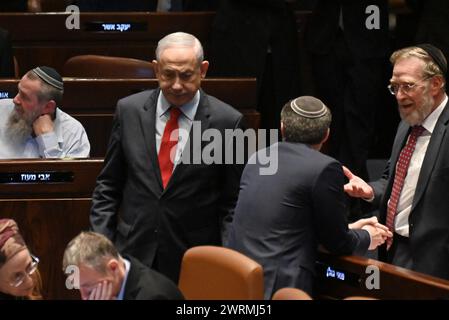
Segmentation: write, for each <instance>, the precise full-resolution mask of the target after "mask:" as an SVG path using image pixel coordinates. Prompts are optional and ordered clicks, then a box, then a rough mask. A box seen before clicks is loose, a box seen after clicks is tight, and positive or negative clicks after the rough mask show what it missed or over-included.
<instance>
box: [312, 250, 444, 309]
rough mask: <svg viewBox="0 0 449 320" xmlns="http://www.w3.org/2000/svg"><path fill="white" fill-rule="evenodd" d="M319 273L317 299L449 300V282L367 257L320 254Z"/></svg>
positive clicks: (315, 292) (317, 268) (316, 287)
mask: <svg viewBox="0 0 449 320" xmlns="http://www.w3.org/2000/svg"><path fill="white" fill-rule="evenodd" d="M316 270H317V275H316V279H315V290H314V298H315V299H344V298H346V297H348V296H359V297H360V296H361V297H372V298H376V299H387V300H440V299H444V300H447V299H449V281H448V280H445V279H441V278H436V277H432V276H429V275H426V274H423V273H419V272H415V271H411V270H408V269H404V268H400V267H397V266H394V265H391V264H388V263H384V262H381V261H377V260H373V259H368V258H364V257H359V256H335V255H331V254H329V253H325V252H320V253H319V257H318V260H317V263H316Z"/></svg>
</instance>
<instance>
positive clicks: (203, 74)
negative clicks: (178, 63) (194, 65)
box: [200, 60, 209, 79]
mask: <svg viewBox="0 0 449 320" xmlns="http://www.w3.org/2000/svg"><path fill="white" fill-rule="evenodd" d="M207 69H209V61H207V60H204V61H203V62H201V65H200V71H201V78H203V79H204V78H205V77H206V73H207Z"/></svg>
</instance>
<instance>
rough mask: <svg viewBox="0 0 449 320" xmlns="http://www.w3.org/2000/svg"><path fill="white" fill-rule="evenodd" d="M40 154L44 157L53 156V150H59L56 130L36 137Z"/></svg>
mask: <svg viewBox="0 0 449 320" xmlns="http://www.w3.org/2000/svg"><path fill="white" fill-rule="evenodd" d="M36 142H37V145H38V146H39V155H40V156H41V157H43V158H47V157H51V153H52V152H51V150H58V139H57V137H56V134H55V132H54V131H53V132H47V133H44V134H41V135H40V136H37V137H36Z"/></svg>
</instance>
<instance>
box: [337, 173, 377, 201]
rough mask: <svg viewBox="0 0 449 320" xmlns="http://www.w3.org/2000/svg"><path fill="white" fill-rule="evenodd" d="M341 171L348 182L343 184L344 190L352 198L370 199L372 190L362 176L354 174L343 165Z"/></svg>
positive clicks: (372, 194)
mask: <svg viewBox="0 0 449 320" xmlns="http://www.w3.org/2000/svg"><path fill="white" fill-rule="evenodd" d="M343 172H344V174H345V176H346V177H347V178H348V180H349V182H348V183H347V184H345V185H344V190H345V192H346V193H347V194H349V195H350V196H351V197H354V198H364V199H372V198H373V197H374V191H373V188H371V186H370V185H369V184H368V183H366V182H365V181H364V180H363V179H362V178H360V177H358V176H356V175H354V174H353V173H352V172H351V170H349V169H348V168H346V167H345V166H343Z"/></svg>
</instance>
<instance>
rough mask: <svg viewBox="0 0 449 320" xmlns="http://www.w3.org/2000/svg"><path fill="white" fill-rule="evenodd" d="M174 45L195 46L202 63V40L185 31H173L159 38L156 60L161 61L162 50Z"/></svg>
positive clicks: (197, 56)
mask: <svg viewBox="0 0 449 320" xmlns="http://www.w3.org/2000/svg"><path fill="white" fill-rule="evenodd" d="M172 47H187V48H194V50H195V54H196V60H197V62H198V64H201V62H203V60H204V50H203V46H202V45H201V42H200V41H199V40H198V39H197V38H196V37H195V36H193V35H191V34H189V33H185V32H175V33H171V34H169V35H167V36H165V37H164V38H162V39H161V40H159V42H158V44H157V48H156V60H157V61H160V59H161V55H162V52H163V51H164V50H165V49H168V48H172Z"/></svg>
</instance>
